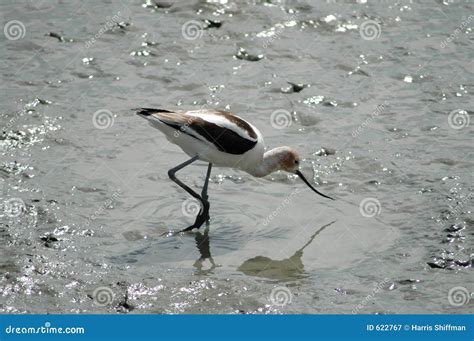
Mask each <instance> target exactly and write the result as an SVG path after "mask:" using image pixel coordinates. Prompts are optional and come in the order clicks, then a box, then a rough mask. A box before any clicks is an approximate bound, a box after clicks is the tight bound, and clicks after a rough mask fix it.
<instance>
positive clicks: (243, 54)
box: [235, 47, 263, 62]
mask: <svg viewBox="0 0 474 341" xmlns="http://www.w3.org/2000/svg"><path fill="white" fill-rule="evenodd" d="M235 58H237V59H241V60H247V61H249V62H257V61H259V60H261V59H262V58H263V54H259V55H255V54H249V53H248V52H247V51H246V50H245V49H244V48H242V47H241V48H239V50H238V51H237V53H236V54H235Z"/></svg>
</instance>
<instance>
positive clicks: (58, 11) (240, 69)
mask: <svg viewBox="0 0 474 341" xmlns="http://www.w3.org/2000/svg"><path fill="white" fill-rule="evenodd" d="M0 12H1V16H2V25H3V27H4V30H3V31H2V33H3V34H1V35H0V41H1V49H0V56H1V79H2V82H1V85H0V86H1V92H0V99H1V108H0V122H1V128H2V129H1V131H0V133H1V135H0V152H1V160H0V190H1V192H0V204H1V207H0V312H2V313H6V312H8V313H24V312H36V313H39V312H42V313H53V312H60V313H68V312H72V313H75V312H81V313H82V312H88V313H90V312H93V313H111V312H112V313H113V312H119V313H423V312H430V313H468V312H472V311H473V304H474V300H471V302H470V303H469V297H468V295H469V294H470V292H472V291H474V287H473V284H472V283H473V281H472V278H473V277H472V265H473V262H474V251H473V245H474V243H473V240H474V230H473V228H474V220H473V216H472V203H473V200H472V198H473V197H472V190H473V169H474V168H473V148H472V146H473V136H474V135H473V130H472V125H473V122H469V120H472V119H474V117H473V103H474V101H473V98H472V92H473V91H474V79H473V74H472V70H473V60H474V52H473V48H472V43H473V38H472V27H473V25H474V17H473V14H474V5H473V4H472V2H468V1H457V0H454V1H420V2H418V1H417V2H416V3H412V2H411V1H403V0H402V1H398V2H391V1H362V0H360V1H355V0H354V1H349V0H348V1H327V2H322V1H255V0H254V1H231V0H228V1H226V0H221V1H217V0H216V1H211V0H208V1H161V2H156V3H155V2H153V1H147V2H141V1H130V2H126V1H124V2H123V3H121V2H119V1H109V2H96V1H83V2H82V1H81V2H77V1H68V0H66V1H24V2H13V1H12V2H7V1H2V3H1V5H0ZM141 106H144V107H155V106H156V107H163V108H171V109H176V108H182V109H191V108H193V109H196V108H202V107H205V108H219V109H226V110H230V111H232V112H234V113H237V114H239V115H241V116H242V117H244V118H245V119H247V120H249V121H251V122H252V123H253V124H254V125H255V126H257V127H258V128H259V129H260V130H261V131H262V133H263V135H264V136H265V141H266V145H267V147H270V148H271V147H275V146H279V145H290V146H293V147H294V148H296V149H297V150H298V151H299V153H300V154H301V155H302V158H303V166H302V171H303V172H304V173H305V174H306V175H307V176H308V177H309V178H310V179H311V180H312V181H313V182H314V183H315V184H316V186H318V188H319V189H320V190H321V191H322V192H323V193H326V194H328V195H331V196H333V197H335V198H336V201H329V200H326V199H324V198H322V197H319V196H316V195H315V194H314V193H312V192H311V191H310V190H309V189H307V188H306V187H305V186H304V184H303V183H302V182H301V181H300V180H298V179H295V178H293V177H292V176H288V175H286V174H284V173H275V174H273V175H271V176H268V177H266V178H263V179H255V178H252V177H251V176H250V175H248V174H245V173H242V172H239V171H237V170H232V169H224V168H214V169H213V174H212V178H211V183H210V188H209V194H210V201H211V221H210V224H209V226H208V228H204V227H203V228H202V229H201V230H200V231H199V232H196V233H190V234H170V233H168V232H169V231H172V230H178V229H180V228H183V227H186V226H188V225H189V224H191V223H192V221H193V217H192V213H193V212H192V209H193V202H189V200H187V199H188V196H187V194H186V193H185V192H184V191H182V190H181V189H180V188H178V187H177V186H176V185H175V184H174V183H173V182H171V181H170V180H169V179H168V177H167V170H168V169H169V168H171V167H174V166H175V165H177V164H178V163H181V162H183V161H184V160H186V158H187V156H186V155H185V154H184V153H183V152H182V151H181V150H180V149H179V148H178V147H176V146H174V145H172V144H170V143H169V142H168V141H167V140H166V139H165V137H164V136H163V135H162V134H161V133H159V132H158V131H157V130H154V129H152V128H151V127H149V126H148V125H147V124H146V122H145V121H144V120H142V119H140V118H139V117H137V116H136V115H135V114H134V113H133V112H132V111H131V110H130V109H132V108H136V107H141ZM205 171H206V166H205V165H204V164H203V163H196V164H195V165H192V166H189V167H188V168H186V169H184V170H183V171H181V172H180V173H179V175H180V177H181V179H183V181H184V182H186V183H188V184H190V185H191V186H193V187H195V188H198V189H200V188H201V186H202V183H203V179H204V175H205ZM459 287H461V289H459ZM453 288H454V289H453ZM463 288H464V289H463ZM463 295H464V297H463ZM466 295H467V296H466Z"/></svg>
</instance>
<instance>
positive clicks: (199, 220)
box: [168, 155, 209, 231]
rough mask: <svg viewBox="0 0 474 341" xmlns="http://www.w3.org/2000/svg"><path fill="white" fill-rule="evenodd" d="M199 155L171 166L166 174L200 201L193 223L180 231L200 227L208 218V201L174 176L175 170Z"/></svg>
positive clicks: (194, 159)
mask: <svg viewBox="0 0 474 341" xmlns="http://www.w3.org/2000/svg"><path fill="white" fill-rule="evenodd" d="M198 158H199V157H198V156H197V155H196V156H194V157H192V158H191V159H189V160H188V161H185V162H183V163H181V164H179V165H178V166H176V167H174V168H171V169H170V170H169V171H168V176H169V177H170V179H171V180H173V181H174V182H175V183H176V184H177V185H178V186H179V187H181V188H182V189H184V190H185V191H186V192H188V193H189V194H190V195H191V196H192V197H193V198H195V199H197V200H199V202H200V203H201V209H200V210H199V213H198V215H197V217H196V221H195V222H194V224H193V225H191V226H189V227H187V228H185V229H184V230H182V231H191V230H192V229H193V228H200V227H201V225H202V224H203V223H204V222H205V221H206V220H207V219H209V203H208V202H207V200H205V199H203V198H201V197H200V196H199V194H197V193H196V192H195V191H193V190H192V189H191V188H189V187H188V186H187V185H185V184H184V183H183V182H182V181H181V180H179V179H178V178H177V177H176V175H175V174H176V172H177V171H179V170H181V169H183V168H184V167H186V166H187V165H189V164H191V163H193V162H194V161H196V160H197V159H198Z"/></svg>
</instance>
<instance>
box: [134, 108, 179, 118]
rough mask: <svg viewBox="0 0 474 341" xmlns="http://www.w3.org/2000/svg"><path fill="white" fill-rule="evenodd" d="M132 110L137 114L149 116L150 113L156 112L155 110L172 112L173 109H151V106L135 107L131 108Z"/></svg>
mask: <svg viewBox="0 0 474 341" xmlns="http://www.w3.org/2000/svg"><path fill="white" fill-rule="evenodd" d="M132 110H133V111H136V112H137V115H141V116H150V115H151V114H154V113H157V112H168V113H172V112H173V111H169V110H165V109H153V108H135V109H132Z"/></svg>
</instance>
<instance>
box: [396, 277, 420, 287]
mask: <svg viewBox="0 0 474 341" xmlns="http://www.w3.org/2000/svg"><path fill="white" fill-rule="evenodd" d="M413 283H420V280H419V279H411V278H410V279H402V280H400V281H398V284H400V285H409V284H413Z"/></svg>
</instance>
